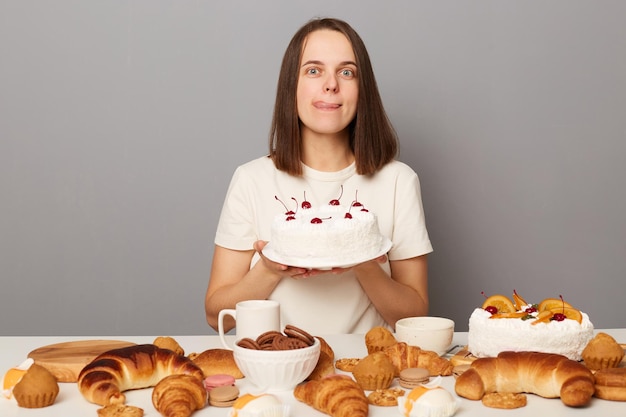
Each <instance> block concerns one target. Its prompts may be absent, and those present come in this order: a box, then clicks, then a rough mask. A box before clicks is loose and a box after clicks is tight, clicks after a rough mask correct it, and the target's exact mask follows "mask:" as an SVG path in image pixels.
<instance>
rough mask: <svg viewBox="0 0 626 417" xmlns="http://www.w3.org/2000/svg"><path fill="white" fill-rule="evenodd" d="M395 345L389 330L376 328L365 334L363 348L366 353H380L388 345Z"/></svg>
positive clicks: (395, 341)
mask: <svg viewBox="0 0 626 417" xmlns="http://www.w3.org/2000/svg"><path fill="white" fill-rule="evenodd" d="M395 343H397V340H396V338H395V336H394V335H393V333H391V331H389V329H387V328H385V327H382V326H377V327H373V328H372V329H370V331H368V332H367V333H366V334H365V346H366V347H367V353H374V352H380V351H382V350H383V349H384V348H386V347H387V346H389V345H393V344H395Z"/></svg>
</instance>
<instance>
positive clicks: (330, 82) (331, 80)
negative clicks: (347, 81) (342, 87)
mask: <svg viewBox="0 0 626 417" xmlns="http://www.w3.org/2000/svg"><path fill="white" fill-rule="evenodd" d="M338 89H339V85H338V83H337V78H336V77H335V76H334V75H330V76H328V78H327V79H326V83H325V85H324V91H326V92H328V93H330V92H333V93H336V92H337V90H338Z"/></svg>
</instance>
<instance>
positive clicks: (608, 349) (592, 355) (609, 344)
mask: <svg viewBox="0 0 626 417" xmlns="http://www.w3.org/2000/svg"><path fill="white" fill-rule="evenodd" d="M582 357H583V360H584V361H585V365H587V368H589V369H591V370H598V369H607V368H615V367H617V366H618V365H619V363H620V362H621V361H622V358H623V357H624V349H622V347H621V346H620V345H619V343H617V342H616V341H615V339H613V337H612V336H610V335H608V334H606V333H598V334H597V335H596V336H595V337H594V338H593V339H591V341H589V343H588V344H587V346H586V347H585V349H583V352H582Z"/></svg>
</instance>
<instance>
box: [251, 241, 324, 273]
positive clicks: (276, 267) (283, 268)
mask: <svg viewBox="0 0 626 417" xmlns="http://www.w3.org/2000/svg"><path fill="white" fill-rule="evenodd" d="M265 245H267V242H266V241H264V240H257V241H256V242H254V245H253V247H254V250H255V251H257V253H258V254H259V256H260V257H261V260H260V261H259V262H263V266H264V267H265V268H266V269H267V270H268V271H269V272H271V273H274V274H276V275H279V276H280V277H281V278H285V277H289V278H296V279H298V278H306V277H308V276H311V275H313V274H311V272H312V270H309V269H306V268H300V267H297V266H289V265H284V264H281V263H278V262H274V261H272V260H270V259H268V258H267V257H266V256H265V255H263V248H264V247H265Z"/></svg>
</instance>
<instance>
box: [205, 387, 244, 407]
mask: <svg viewBox="0 0 626 417" xmlns="http://www.w3.org/2000/svg"><path fill="white" fill-rule="evenodd" d="M238 397H239V388H237V387H235V386H233V385H223V386H221V387H216V388H213V389H212V390H211V392H210V393H209V404H211V405H212V406H213V407H230V406H231V405H233V404H234V403H235V401H236V400H237V398H238Z"/></svg>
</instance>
